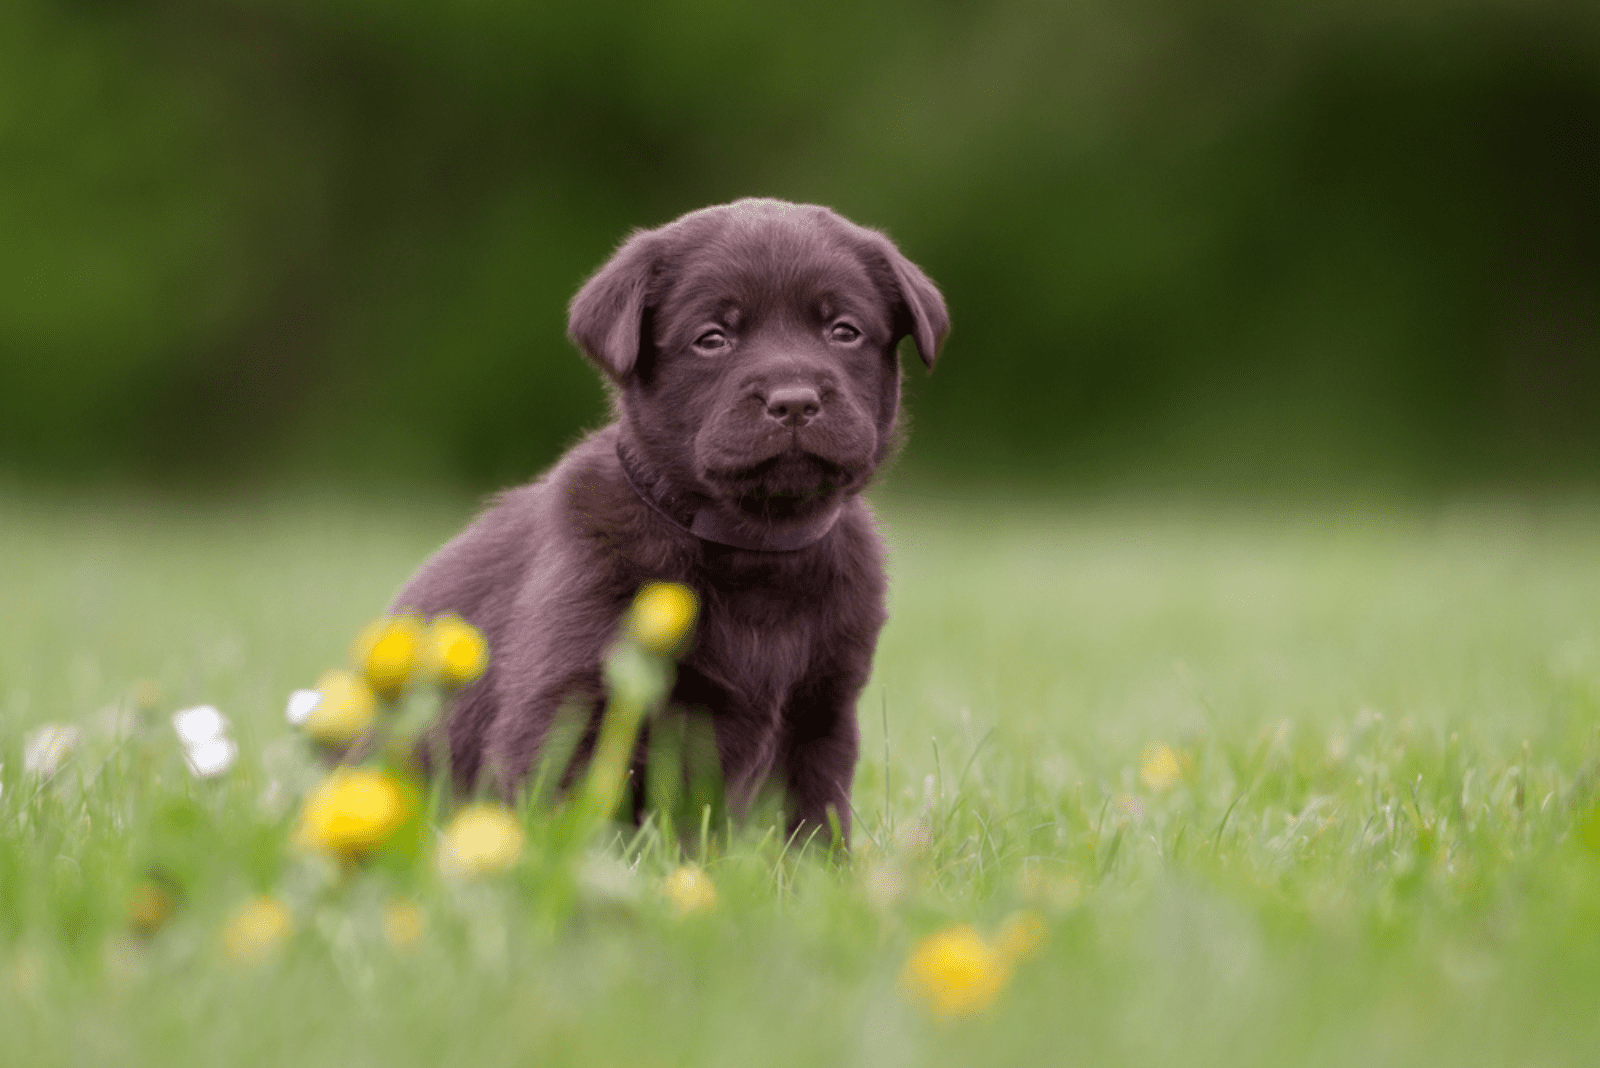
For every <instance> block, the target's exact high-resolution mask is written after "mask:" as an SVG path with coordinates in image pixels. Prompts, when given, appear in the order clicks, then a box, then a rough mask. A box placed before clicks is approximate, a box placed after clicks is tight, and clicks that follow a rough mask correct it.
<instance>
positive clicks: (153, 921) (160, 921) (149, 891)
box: [128, 881, 178, 935]
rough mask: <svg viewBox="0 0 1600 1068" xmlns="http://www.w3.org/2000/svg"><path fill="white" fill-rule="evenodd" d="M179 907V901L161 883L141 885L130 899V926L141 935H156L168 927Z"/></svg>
mask: <svg viewBox="0 0 1600 1068" xmlns="http://www.w3.org/2000/svg"><path fill="white" fill-rule="evenodd" d="M177 907H178V902H177V899H176V898H174V897H173V896H172V892H171V891H170V890H168V889H167V888H166V887H164V886H162V885H161V884H160V883H157V882H149V881H147V882H143V883H140V884H139V885H138V886H137V887H135V888H134V891H133V894H132V895H131V896H130V897H129V898H128V924H129V926H131V927H132V928H133V929H134V930H135V931H138V932H139V933H140V934H143V935H152V934H155V933H156V932H157V931H159V930H161V928H163V927H165V926H166V925H167V921H168V920H170V919H171V918H172V913H173V912H174V911H175V910H176V909H177Z"/></svg>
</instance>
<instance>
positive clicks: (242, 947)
mask: <svg viewBox="0 0 1600 1068" xmlns="http://www.w3.org/2000/svg"><path fill="white" fill-rule="evenodd" d="M292 933H294V917H293V916H292V915H290V914H289V910H288V908H287V907H286V906H285V905H284V904H283V902H281V901H279V900H277V899H276V898H271V897H258V898H256V899H255V900H254V901H248V902H246V903H245V904H244V905H242V906H240V908H239V910H238V911H237V912H235V913H234V914H233V916H232V918H230V919H229V920H228V925H227V927H226V928H224V929H223V932H222V941H223V945H224V946H226V947H227V950H228V956H230V957H232V958H233V959H234V960H238V961H257V960H260V959H262V958H263V957H265V956H266V955H267V954H269V953H271V952H272V951H273V950H274V949H277V948H278V947H279V946H280V945H282V944H283V942H284V940H285V939H287V938H288V937H289V935H291V934H292Z"/></svg>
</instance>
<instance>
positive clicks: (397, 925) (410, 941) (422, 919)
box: [383, 900, 428, 949]
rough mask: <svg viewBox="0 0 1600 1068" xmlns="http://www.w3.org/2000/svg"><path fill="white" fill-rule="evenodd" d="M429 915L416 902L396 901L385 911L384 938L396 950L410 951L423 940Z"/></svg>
mask: <svg viewBox="0 0 1600 1068" xmlns="http://www.w3.org/2000/svg"><path fill="white" fill-rule="evenodd" d="M427 926H428V914H427V913H425V912H423V911H422V907H421V906H420V905H418V904H417V903H416V902H414V901H403V900H395V901H391V902H389V903H388V904H387V905H385V906H384V909H383V936H384V937H385V938H387V939H388V940H389V944H390V945H392V946H394V947H395V948H396V949H410V948H411V947H412V946H414V945H416V944H417V943H418V942H419V941H421V940H422V932H423V931H424V930H426V929H427Z"/></svg>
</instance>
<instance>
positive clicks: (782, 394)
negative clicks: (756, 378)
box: [767, 386, 822, 426]
mask: <svg viewBox="0 0 1600 1068" xmlns="http://www.w3.org/2000/svg"><path fill="white" fill-rule="evenodd" d="M820 411H822V398H821V397H819V396H817V391H816V390H814V389H812V388H811V387H810V386H785V387H783V388H782V389H775V390H773V391H772V392H771V393H769V394H767V418H768V419H776V420H777V421H778V422H780V423H783V424H784V425H785V426H805V425H806V424H807V423H809V422H811V420H813V419H815V418H816V417H817V413H818V412H820Z"/></svg>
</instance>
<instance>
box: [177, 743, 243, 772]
mask: <svg viewBox="0 0 1600 1068" xmlns="http://www.w3.org/2000/svg"><path fill="white" fill-rule="evenodd" d="M183 759H184V762H185V763H187V764H188V765H189V770H190V771H192V772H194V773H195V774H196V775H198V776H199V777H200V778H202V779H209V778H211V777H212V776H213V775H221V774H222V773H223V772H225V771H227V770H228V769H229V768H231V767H233V762H234V761H235V760H237V759H239V746H238V745H237V744H235V742H234V740H233V739H232V738H210V739H207V740H206V741H203V742H201V743H200V744H199V745H192V746H189V747H188V748H187V749H185V750H184V752H183Z"/></svg>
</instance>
